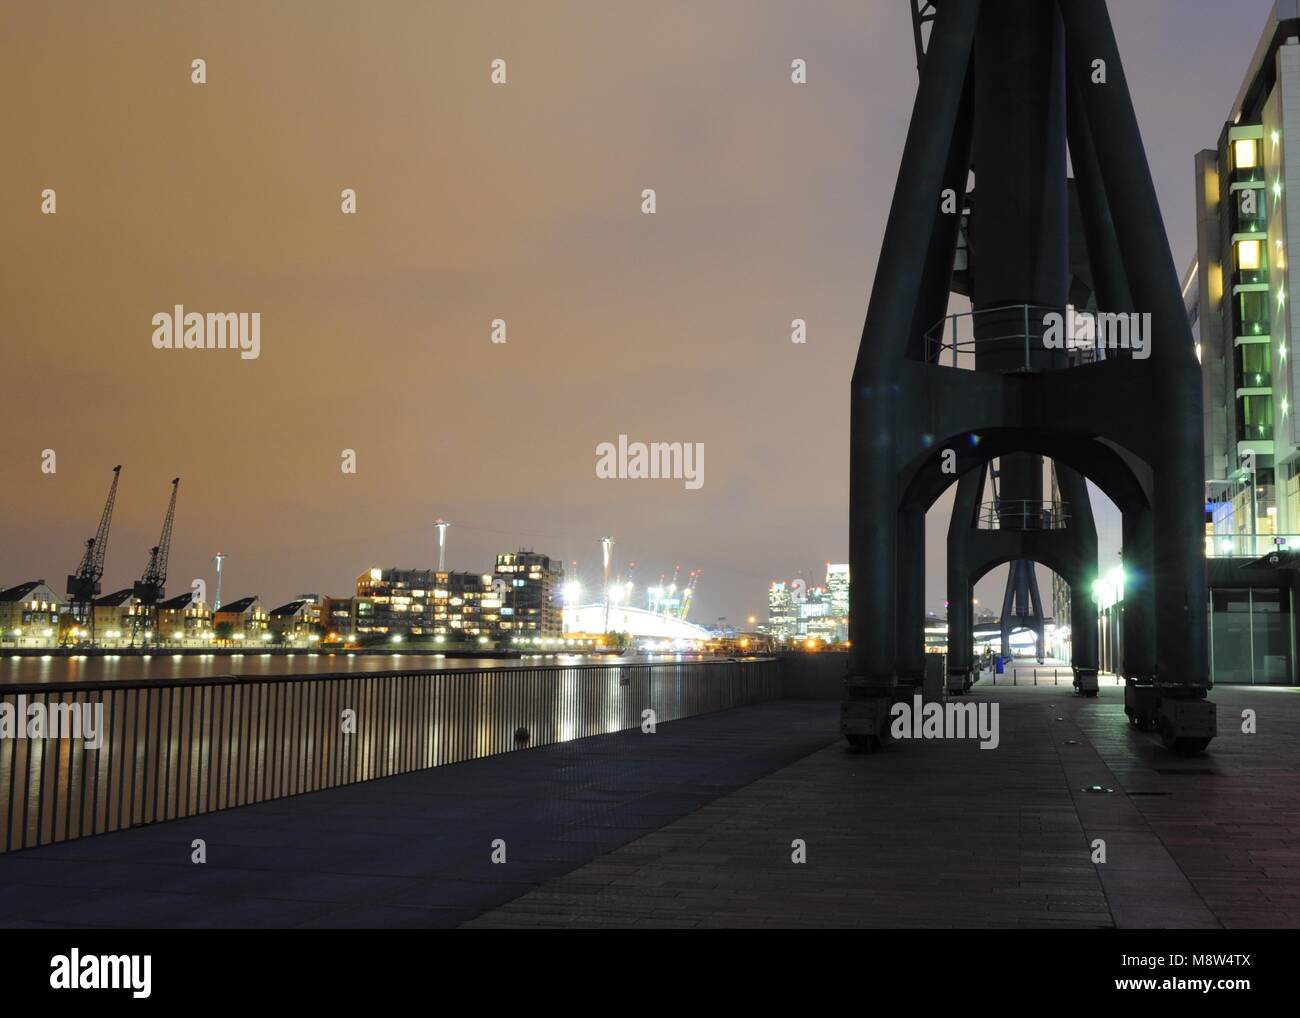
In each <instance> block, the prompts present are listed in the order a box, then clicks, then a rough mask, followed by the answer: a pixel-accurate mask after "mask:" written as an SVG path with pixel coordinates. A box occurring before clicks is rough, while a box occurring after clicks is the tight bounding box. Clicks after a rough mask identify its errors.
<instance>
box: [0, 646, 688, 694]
mask: <svg viewBox="0 0 1300 1018" xmlns="http://www.w3.org/2000/svg"><path fill="white" fill-rule="evenodd" d="M689 659H690V660H698V658H695V657H693V656H692V657H690V658H689ZM664 660H680V657H679V656H677V655H672V656H668V655H655V656H649V655H646V656H638V657H635V658H627V659H621V658H611V657H607V656H592V655H588V654H555V655H550V654H547V655H544V656H543V655H531V654H528V655H525V656H524V657H523V659H522V660H521V659H519V658H463V657H462V658H450V657H441V656H437V655H433V654H390V653H382V654H350V653H346V652H345V653H334V654H329V653H316V654H312V653H307V652H303V653H299V654H290V655H272V654H257V653H253V654H201V655H170V654H161V655H158V654H156V655H153V656H151V657H135V656H127V655H117V654H114V655H110V656H108V657H85V656H82V657H53V656H49V655H45V656H42V657H3V658H0V687H4V686H7V685H8V686H11V685H15V684H19V683H37V682H39V683H59V682H73V683H75V682H112V681H132V680H136V679H182V680H196V679H211V678H225V677H228V676H231V675H322V674H330V673H333V672H384V671H445V670H449V669H450V670H464V669H471V668H519V667H536V666H538V665H575V664H602V663H612V662H623V661H626V662H627V663H632V662H635V663H637V664H643V663H649V662H652V661H664Z"/></svg>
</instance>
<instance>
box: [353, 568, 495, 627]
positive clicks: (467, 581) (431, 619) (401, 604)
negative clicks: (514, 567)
mask: <svg viewBox="0 0 1300 1018" xmlns="http://www.w3.org/2000/svg"><path fill="white" fill-rule="evenodd" d="M499 611H500V600H499V598H498V597H497V595H496V592H495V591H494V590H493V588H492V577H491V576H489V575H487V574H486V573H457V572H450V571H448V572H441V573H440V572H438V571H437V570H435V569H370V570H367V571H366V572H364V573H362V574H361V575H360V576H358V577H357V596H356V599H355V601H354V602H353V626H354V629H355V633H356V635H357V637H358V638H365V637H367V636H378V635H388V636H392V637H399V638H404V637H412V638H415V639H433V640H437V639H438V638H439V637H441V638H442V639H443V640H453V641H455V640H462V639H468V638H475V639H477V638H478V637H480V636H489V635H492V634H493V633H494V631H495V625H496V621H497V618H498V616H499Z"/></svg>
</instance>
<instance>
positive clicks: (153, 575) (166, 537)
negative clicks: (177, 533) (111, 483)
mask: <svg viewBox="0 0 1300 1018" xmlns="http://www.w3.org/2000/svg"><path fill="white" fill-rule="evenodd" d="M180 483H181V479H180V478H179V477H174V478H172V495H171V499H170V500H169V501H168V502H167V515H166V516H164V517H163V525H162V536H161V537H160V538H159V539H158V543H157V544H156V545H155V546H154V547H152V548H150V549H149V564H148V565H147V566H146V567H145V570H144V576H142V577H141V578H140V579H139V580H137V581H136V582H135V586H134V587H133V589H132V593H133V594H135V596H136V599H137V600H138V601H139V603H138V604H137V605H136V606H135V609H136V612H135V615H134V616H133V620H134V621H133V623H132V626H131V642H132V643H133V644H134V643H135V634H136V633H137V632H139V630H140V628H141V626H143V625H144V624H145V623H146V622H155V623H156V621H157V620H156V619H155V618H154V615H155V614H156V612H157V608H158V602H160V601H161V600H162V599H163V597H164V596H166V589H165V588H166V586H167V556H168V553H169V552H170V551H171V545H172V521H173V520H174V519H175V518H176V492H177V490H178V489H179V488H180ZM147 628H151V629H153V631H154V639H155V640H157V639H158V627H157V625H152V626H149V627H147Z"/></svg>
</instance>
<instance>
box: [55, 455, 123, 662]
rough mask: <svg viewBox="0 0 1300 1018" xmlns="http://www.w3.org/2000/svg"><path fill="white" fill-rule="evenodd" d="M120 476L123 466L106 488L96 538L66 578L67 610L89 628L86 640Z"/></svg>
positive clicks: (91, 628) (91, 637)
mask: <svg viewBox="0 0 1300 1018" xmlns="http://www.w3.org/2000/svg"><path fill="white" fill-rule="evenodd" d="M121 475H122V465H121V464H120V463H119V464H118V465H117V466H115V467H114V468H113V483H112V484H111V485H109V488H108V498H107V499H105V501H104V511H103V512H102V513H100V516H99V529H98V530H96V531H95V536H94V537H92V538H90V539H88V540H87V541H86V550H85V552H84V553H83V554H82V556H81V564H80V565H78V566H77V571H76V572H75V573H73V574H72V575H70V576H69V577H68V586H67V594H68V608H69V611H70V613H71V615H72V617H73V618H74V619H75V620H76V622H77V624H79V625H80V624H84V625H86V626H87V627H88V629H89V632H88V639H89V640H90V641H91V642H93V641H94V638H95V632H94V626H95V617H94V614H95V613H94V611H93V610H90V605H91V602H93V601H94V600H95V598H97V597H98V596H99V592H100V585H99V581H100V580H101V579H102V578H103V576H104V556H105V555H106V554H107V553H108V530H109V527H110V526H111V525H112V523H113V504H114V503H115V502H116V501H117V482H118V479H119V478H120V477H121Z"/></svg>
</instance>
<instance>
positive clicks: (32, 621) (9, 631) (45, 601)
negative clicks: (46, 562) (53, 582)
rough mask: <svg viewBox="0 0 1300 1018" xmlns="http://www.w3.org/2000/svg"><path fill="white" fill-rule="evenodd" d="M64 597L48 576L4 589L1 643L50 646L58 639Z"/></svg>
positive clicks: (0, 608)
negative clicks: (45, 578) (56, 590)
mask: <svg viewBox="0 0 1300 1018" xmlns="http://www.w3.org/2000/svg"><path fill="white" fill-rule="evenodd" d="M62 608H63V601H62V599H61V598H60V597H59V596H58V594H56V593H55V592H54V590H53V588H51V587H50V586H49V585H48V584H47V583H46V582H45V581H44V580H31V581H29V582H27V583H20V584H18V586H16V587H9V588H7V589H5V590H0V643H5V644H12V645H14V646H18V647H49V646H53V645H54V644H55V643H56V642H57V639H58V632H59V612H60V611H61V610H62Z"/></svg>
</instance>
